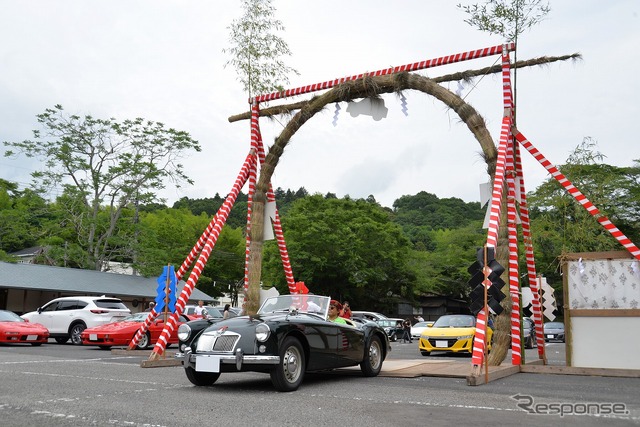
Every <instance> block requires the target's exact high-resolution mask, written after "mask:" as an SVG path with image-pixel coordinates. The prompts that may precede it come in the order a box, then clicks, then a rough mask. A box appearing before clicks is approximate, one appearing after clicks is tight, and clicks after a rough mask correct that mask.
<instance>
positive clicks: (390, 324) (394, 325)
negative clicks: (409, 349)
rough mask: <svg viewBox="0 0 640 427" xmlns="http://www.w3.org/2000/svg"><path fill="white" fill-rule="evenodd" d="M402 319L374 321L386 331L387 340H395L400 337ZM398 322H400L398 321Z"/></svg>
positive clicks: (402, 330)
mask: <svg viewBox="0 0 640 427" xmlns="http://www.w3.org/2000/svg"><path fill="white" fill-rule="evenodd" d="M403 321H404V320H403V319H391V318H389V319H378V320H376V323H377V324H378V325H380V327H381V328H382V329H384V331H385V332H386V333H387V336H388V337H389V341H392V342H396V341H398V340H399V339H402V334H403V333H404V329H402V322H403ZM398 322H400V323H398Z"/></svg>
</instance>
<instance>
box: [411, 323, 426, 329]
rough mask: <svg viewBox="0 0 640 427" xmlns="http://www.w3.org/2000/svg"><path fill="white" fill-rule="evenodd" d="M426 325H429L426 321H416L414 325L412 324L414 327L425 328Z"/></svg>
mask: <svg viewBox="0 0 640 427" xmlns="http://www.w3.org/2000/svg"><path fill="white" fill-rule="evenodd" d="M427 326H429V325H428V324H427V322H418V323H416V324H415V325H413V327H414V328H426V327H427Z"/></svg>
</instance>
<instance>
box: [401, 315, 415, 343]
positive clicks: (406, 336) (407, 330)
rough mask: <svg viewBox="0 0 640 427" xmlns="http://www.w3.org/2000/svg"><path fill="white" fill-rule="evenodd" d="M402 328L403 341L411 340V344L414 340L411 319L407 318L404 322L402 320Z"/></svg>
mask: <svg viewBox="0 0 640 427" xmlns="http://www.w3.org/2000/svg"><path fill="white" fill-rule="evenodd" d="M402 330H403V334H402V339H403V342H405V343H406V342H407V341H409V344H411V343H412V342H413V339H412V338H411V320H409V319H405V320H404V322H402Z"/></svg>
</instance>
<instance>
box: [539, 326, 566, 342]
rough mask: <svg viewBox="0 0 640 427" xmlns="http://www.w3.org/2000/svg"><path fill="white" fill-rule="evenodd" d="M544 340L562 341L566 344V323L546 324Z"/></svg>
mask: <svg viewBox="0 0 640 427" xmlns="http://www.w3.org/2000/svg"><path fill="white" fill-rule="evenodd" d="M544 340H545V342H548V341H562V342H565V337H564V323H562V322H547V323H545V324H544Z"/></svg>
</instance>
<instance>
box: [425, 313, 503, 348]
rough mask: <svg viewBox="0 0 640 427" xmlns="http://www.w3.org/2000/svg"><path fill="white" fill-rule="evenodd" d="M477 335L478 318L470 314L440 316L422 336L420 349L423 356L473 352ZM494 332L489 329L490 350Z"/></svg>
mask: <svg viewBox="0 0 640 427" xmlns="http://www.w3.org/2000/svg"><path fill="white" fill-rule="evenodd" d="M475 335H476V318H475V317H474V316H471V315H470V314H447V315H444V316H440V317H439V318H438V320H436V321H435V323H434V324H433V326H432V327H430V328H428V329H425V330H424V331H423V332H422V335H420V341H419V343H418V349H419V350H420V353H421V354H422V355H423V356H429V355H430V354H431V352H432V351H450V352H454V353H469V354H471V353H472V352H473V339H474V337H475ZM492 336H493V330H492V329H491V328H487V342H488V345H487V347H488V349H491V337H492Z"/></svg>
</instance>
